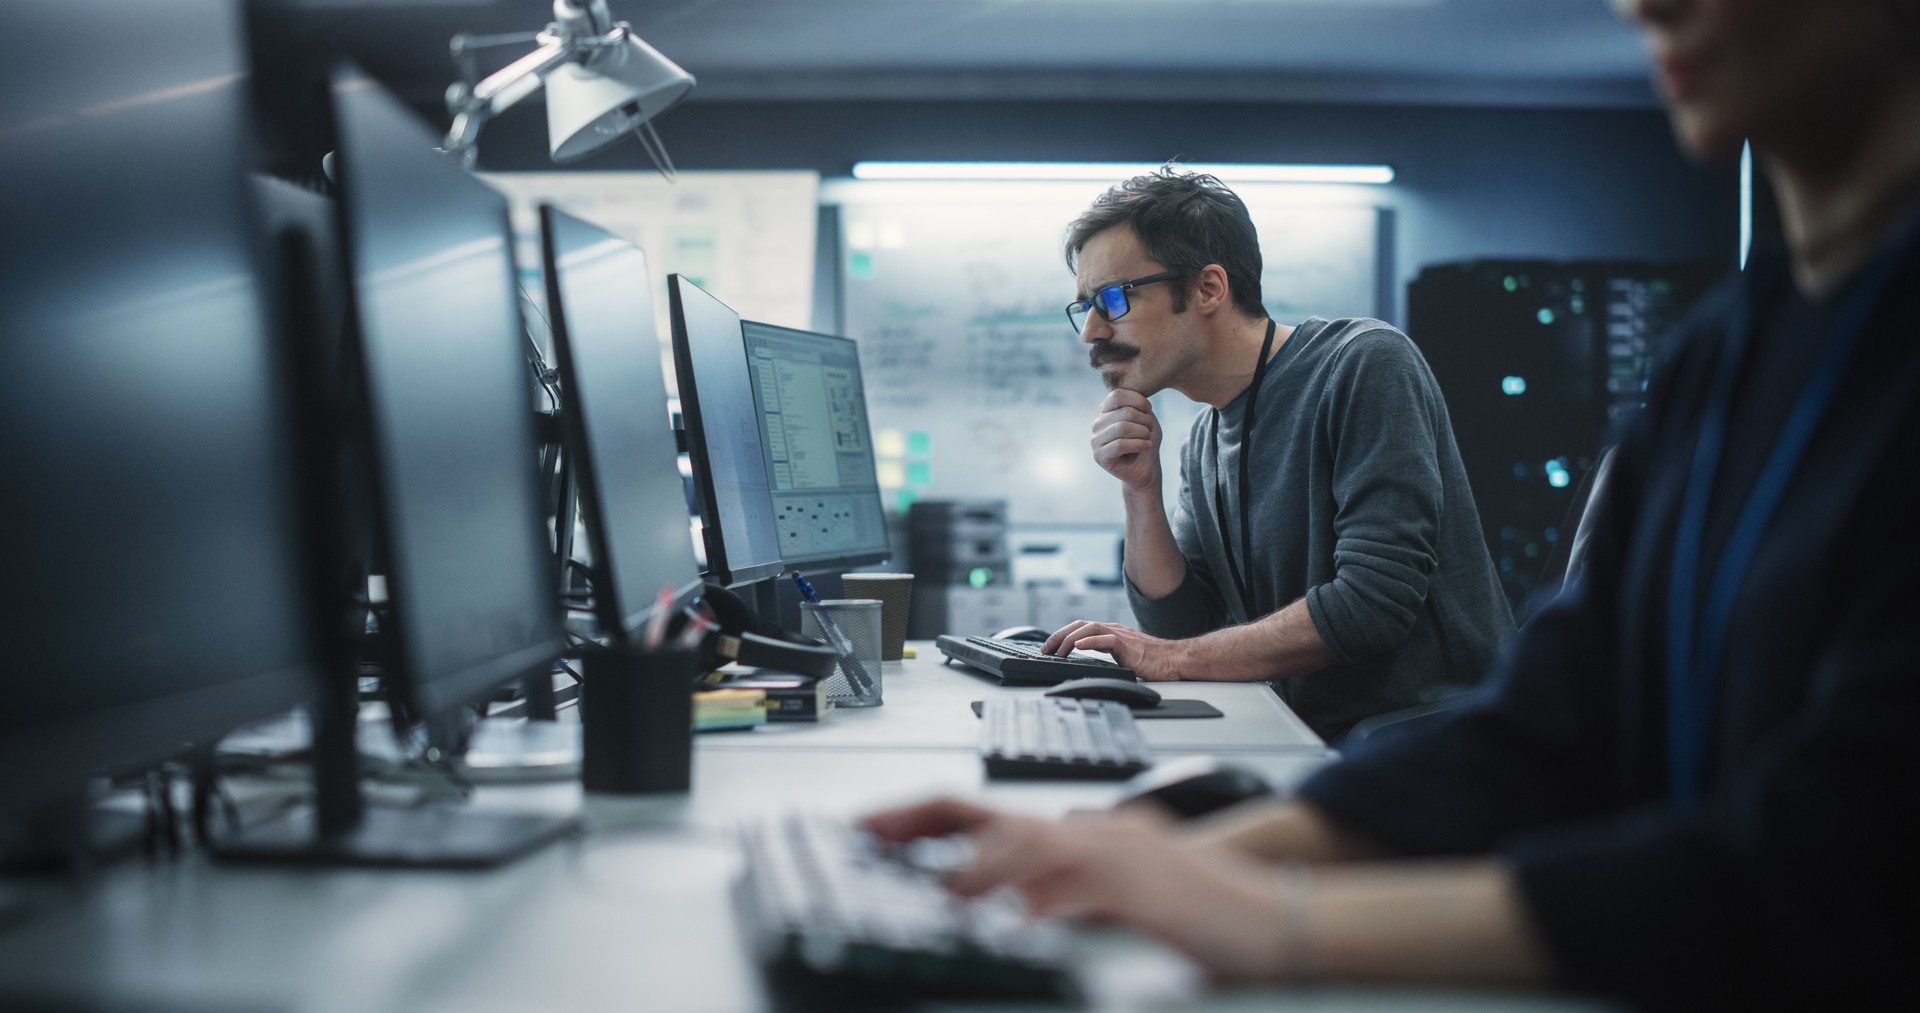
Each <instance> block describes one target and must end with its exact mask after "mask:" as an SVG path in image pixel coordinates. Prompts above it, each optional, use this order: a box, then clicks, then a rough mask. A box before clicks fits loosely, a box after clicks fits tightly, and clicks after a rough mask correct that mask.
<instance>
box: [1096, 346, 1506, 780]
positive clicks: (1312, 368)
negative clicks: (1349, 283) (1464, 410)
mask: <svg viewBox="0 0 1920 1013" xmlns="http://www.w3.org/2000/svg"><path fill="white" fill-rule="evenodd" d="M1249 389H1250V388H1249ZM1246 411H1247V392H1246V391H1242V392H1241V393H1240V395H1239V397H1237V398H1235V399H1234V400H1233V401H1232V402H1231V403H1229V404H1228V405H1227V406H1226V407H1225V408H1221V409H1218V410H1216V409H1212V408H1208V409H1205V410H1203V411H1202V412H1201V413H1200V416H1199V418H1197V419H1195V420H1194V424H1193V430H1192V432H1191V433H1190V434H1189V436H1188V438H1187V443H1186V446H1185V447H1183V448H1182V450H1181V455H1180V494H1179V499H1178V500H1177V501H1176V503H1175V505H1174V511H1173V533H1174V537H1175V539H1176V540H1177V541H1178V542H1179V544H1180V551H1181V553H1182V554H1183V555H1185V556H1186V558H1187V575H1186V578H1185V580H1183V581H1182V582H1181V584H1180V586H1179V587H1178V588H1176V589H1174V590H1173V591H1172V592H1171V593H1169V594H1168V595H1166V596H1165V597H1163V598H1159V599H1151V598H1148V597H1146V596H1145V595H1143V594H1141V593H1140V590H1139V589H1138V588H1136V587H1133V586H1132V584H1131V582H1129V584H1128V592H1129V596H1130V597H1131V599H1132V602H1133V612H1134V616H1135V618H1136V619H1138V621H1139V623H1140V628H1141V629H1143V630H1145V631H1146V632H1148V633H1150V634H1153V635H1155V636H1160V637H1190V636H1196V635H1198V634H1201V633H1206V632H1208V631H1210V630H1215V629H1219V628H1220V627H1222V626H1227V625H1233V624H1239V623H1244V622H1248V621H1250V620H1253V619H1258V618H1260V617H1262V616H1265V615H1267V614H1268V613H1271V612H1274V611H1276V610H1279V609H1281V608H1284V607H1286V606H1287V605H1290V604H1292V603H1293V602H1295V601H1297V600H1299V599H1300V598H1301V597H1302V596H1305V598H1306V601H1307V614H1308V615H1309V616H1310V617H1312V619H1313V625H1314V628H1315V629H1316V630H1318V631H1319V633H1320V638H1321V639H1322V640H1323V641H1325V642H1326V645H1327V648H1328V650H1329V651H1331V652H1332V654H1333V656H1334V658H1336V659H1337V662H1336V664H1335V665H1333V666H1332V667H1330V668H1326V669H1322V670H1321V671H1318V672H1315V673H1312V674H1310V675H1305V676H1298V677H1294V678H1287V679H1277V680H1275V682H1274V688H1275V690H1276V691H1278V692H1279V694H1280V696H1281V697H1282V698H1283V699H1285V700H1286V701H1287V703H1288V705H1289V706H1291V707H1292V708H1293V710H1294V712H1295V713H1297V714H1299V715H1300V718H1301V719H1302V720H1304V721H1305V722H1306V723H1307V724H1308V725H1310V726H1312V727H1313V729H1314V730H1315V731H1316V732H1318V733H1320V735H1321V737H1323V738H1325V739H1327V740H1328V741H1330V742H1331V741H1334V740H1335V739H1337V738H1338V737H1339V736H1341V735H1344V734H1345V733H1346V731H1347V729H1349V728H1351V727H1352V726H1353V725H1354V723H1355V722H1358V721H1360V720H1362V719H1364V718H1367V717H1370V716H1372V715H1375V714H1381V713H1385V712H1387V711H1392V710H1397V709H1399V708H1402V707H1411V706H1413V705H1415V704H1420V703H1426V702H1429V701H1432V700H1437V699H1440V698H1442V697H1446V696H1450V695H1452V694H1454V693H1457V692H1459V691H1461V690H1463V689H1465V688H1467V687H1468V686H1471V685H1473V684H1474V683H1476V682H1478V681H1479V680H1480V677H1481V675H1482V674H1483V673H1484V672H1485V671H1486V670H1487V668H1488V666H1489V664H1490V663H1491V662H1492V660H1493V656H1494V653H1495V651H1496V650H1497V649H1498V647H1499V645H1500V642H1501V639H1502V638H1503V637H1504V636H1505V634H1506V633H1507V632H1509V631H1510V630H1511V629H1512V628H1513V615H1512V613H1511V612H1510V611H1509V610H1508V608H1507V601H1506V597H1505V596H1504V595H1503V594H1502V593H1501V590H1500V582H1499V579H1498V578H1497V577H1496V576H1495V574H1494V569H1493V560H1492V558H1491V557H1490V556H1489V555H1488V553H1487V546H1486V542H1485V541H1484V540H1483V539H1482V536H1481V533H1480V519H1479V515H1478V514H1477V513H1476V512H1475V510H1474V506H1473V495H1472V493H1471V492H1470V491H1469V490H1468V488H1467V475H1466V471H1465V469H1464V468H1463V467H1462V466H1461V463H1460V451H1459V448H1458V447H1457V446H1455V444H1454V440H1453V425H1452V423H1451V422H1450V421H1449V419H1448V415H1447V405H1446V402H1445V401H1444V400H1443V399H1442V398H1441V396H1440V387H1439V384H1437V383H1436V382H1435V381H1434V378H1433V373H1432V372H1431V371H1430V370H1428V368H1427V363H1426V360H1425V359H1423V358H1421V356H1420V351H1419V349H1417V348H1415V347H1414V344H1413V342H1412V341H1411V340H1410V339H1408V338H1407V336H1406V335H1404V334H1402V333H1400V332H1399V331H1398V330H1396V329H1394V327H1393V326H1392V325H1390V324H1387V323H1383V322H1381V321H1379V320H1367V319H1348V320H1333V321H1328V320H1323V319H1321V318H1319V317H1313V318H1310V319H1308V320H1307V321H1306V322H1304V323H1302V324H1301V325H1300V326H1299V327H1297V328H1295V329H1294V331H1293V334H1292V335H1291V336H1290V337H1289V338H1288V339H1287V341H1286V343H1285V344H1283V345H1281V347H1280V351H1279V352H1278V353H1277V354H1276V355H1275V356H1274V358H1273V359H1272V360H1271V362H1270V364H1269V365H1268V367H1267V375H1266V378H1265V379H1264V381H1263V383H1262V389H1261V392H1260V399H1259V420H1258V423H1257V424H1256V425H1255V427H1254V431H1253V444H1252V454H1253V455H1254V456H1252V457H1251V458H1249V463H1250V465H1251V467H1250V474H1249V482H1248V486H1249V489H1250V496H1251V499H1252V501H1253V503H1254V504H1255V507H1254V510H1253V514H1252V516H1251V518H1250V520H1251V522H1252V527H1251V534H1252V541H1253V547H1252V553H1251V557H1252V558H1251V565H1249V563H1248V556H1247V554H1246V553H1245V552H1244V551H1243V550H1242V549H1241V547H1240V488H1239V466H1240V455H1241V453H1242V452H1243V450H1244V449H1245V448H1244V447H1243V443H1244V434H1245V433H1246ZM1216 419H1217V421H1216ZM1216 429H1217V432H1216ZM1216 495H1224V500H1225V507H1226V510H1225V514H1224V516H1221V515H1219V514H1218V513H1217V512H1216V510H1215V496H1216ZM1223 540H1230V542H1227V541H1223ZM1228 544H1231V545H1232V546H1233V549H1232V551H1234V553H1235V556H1234V558H1235V559H1236V560H1238V561H1239V564H1240V569H1241V575H1242V578H1243V579H1244V580H1245V581H1246V583H1247V585H1248V597H1249V600H1247V601H1242V600H1240V595H1239V593H1238V591H1237V590H1236V589H1235V588H1234V584H1233V579H1232V578H1231V577H1230V576H1229V575H1228V574H1229V571H1228V567H1227V555H1226V554H1227V552H1228V551H1229V549H1228V548H1227V545H1228Z"/></svg>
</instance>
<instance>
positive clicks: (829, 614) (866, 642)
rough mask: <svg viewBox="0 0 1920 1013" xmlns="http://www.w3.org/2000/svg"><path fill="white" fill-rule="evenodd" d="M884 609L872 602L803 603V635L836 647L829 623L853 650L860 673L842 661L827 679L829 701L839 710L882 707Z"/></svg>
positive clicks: (846, 600)
mask: <svg viewBox="0 0 1920 1013" xmlns="http://www.w3.org/2000/svg"><path fill="white" fill-rule="evenodd" d="M880 609H881V605H880V602H879V601H878V600H875V599H872V598H838V599H832V600H828V601H822V602H818V603H815V602H801V603H800V632H801V633H802V634H804V635H806V636H809V637H818V638H820V639H821V640H824V641H826V642H827V643H829V644H835V638H834V637H832V636H829V635H828V633H827V630H826V625H827V622H823V619H825V620H827V621H830V622H831V623H832V624H833V625H834V626H837V627H838V628H839V630H840V633H841V635H842V636H844V637H845V638H846V641H847V643H848V644H849V645H850V646H851V647H852V648H853V660H854V661H855V662H857V663H858V666H859V671H849V665H848V659H846V658H841V659H840V660H839V661H838V662H835V663H834V666H833V674H832V675H831V676H828V677H827V700H828V701H829V702H830V703H832V704H833V705H834V706H836V707H878V706H880ZM835 646H836V647H837V646H838V645H837V644H835Z"/></svg>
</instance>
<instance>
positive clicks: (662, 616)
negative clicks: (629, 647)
mask: <svg viewBox="0 0 1920 1013" xmlns="http://www.w3.org/2000/svg"><path fill="white" fill-rule="evenodd" d="M671 611H673V585H672V584H662V585H660V595H659V597H657V598H655V599H654V601H653V614H652V615H650V616H648V617H647V632H646V634H645V636H644V637H642V638H641V642H640V644H641V646H642V647H643V648H645V649H646V650H649V651H653V650H658V649H659V647H660V641H661V640H663V639H665V638H666V635H667V613H669V612H671Z"/></svg>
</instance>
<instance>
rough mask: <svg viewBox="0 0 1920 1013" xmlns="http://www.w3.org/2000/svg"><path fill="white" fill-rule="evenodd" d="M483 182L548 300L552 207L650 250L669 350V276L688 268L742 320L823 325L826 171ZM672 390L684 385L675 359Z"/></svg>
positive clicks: (540, 299)
mask: <svg viewBox="0 0 1920 1013" xmlns="http://www.w3.org/2000/svg"><path fill="white" fill-rule="evenodd" d="M479 175H480V178H481V179H483V180H485V181H486V182H487V183H488V184H489V185H491V186H493V187H494V188H495V189H497V190H499V191H500V192H501V193H503V194H505V195H506V196H507V200H508V203H509V204H510V206H511V208H512V214H513V232H514V237H515V241H516V249H515V255H514V259H515V262H516V263H517V264H518V265H519V269H520V274H521V286H522V288H524V289H525V290H526V292H527V294H528V295H529V296H530V297H531V298H532V299H533V300H534V301H535V302H536V303H540V304H544V302H545V294H546V289H545V282H544V281H542V280H541V278H540V221H539V211H538V208H539V205H540V204H541V203H542V202H545V203H550V204H552V205H553V206H554V207H557V208H559V209H560V210H562V211H565V212H567V213H568V214H571V215H574V216H575V217H578V218H583V219H585V220H587V221H590V222H592V223H594V224H595V225H598V226H600V227H601V228H603V229H606V230H607V231H608V232H611V233H613V234H614V235H617V236H619V237H620V238H622V239H625V240H627V241H628V242H630V243H633V244H634V245H636V246H638V247H640V249H641V250H643V251H645V253H646V255H647V271H648V273H649V274H650V275H651V276H652V278H651V281H652V287H653V305H654V315H655V317H656V322H657V326H658V328H659V338H660V342H661V347H662V349H663V350H664V349H666V348H667V347H668V337H669V331H668V329H667V327H668V323H667V321H668V310H667V294H666V293H667V275H669V274H684V275H686V276H687V277H688V278H690V279H692V281H693V282H694V284H696V285H699V286H700V287H701V288H703V289H706V290H707V291H708V292H710V293H712V294H713V295H714V297H715V298H717V299H719V300H720V301H721V302H724V303H726V304H727V305H728V306H731V307H732V308H733V309H734V310H736V311H737V312H739V314H740V315H741V316H742V317H745V318H747V319H749V320H759V321H763V322H765V323H770V324H780V325H783V326H786V327H801V328H805V327H808V326H810V325H811V323H812V321H813V273H814V249H815V238H816V235H815V233H816V230H817V229H818V227H819V220H820V213H819V202H820V175H819V173H816V172H811V171H770V172H682V173H680V175H679V178H678V179H676V180H674V181H673V182H668V181H667V180H666V179H664V178H662V177H661V176H660V175H659V174H658V173H654V172H650V171H649V172H504V173H482V174H479ZM666 379H667V386H668V387H669V388H672V387H673V386H674V373H673V368H672V365H671V360H670V359H669V364H668V367H667V370H666Z"/></svg>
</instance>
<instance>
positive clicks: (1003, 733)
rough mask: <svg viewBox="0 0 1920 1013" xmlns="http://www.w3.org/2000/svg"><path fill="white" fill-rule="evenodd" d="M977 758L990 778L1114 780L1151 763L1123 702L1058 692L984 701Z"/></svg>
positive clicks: (1129, 775) (1131, 713)
mask: <svg viewBox="0 0 1920 1013" xmlns="http://www.w3.org/2000/svg"><path fill="white" fill-rule="evenodd" d="M980 758H981V759H982V760H984V761H986V765H987V776H988V777H989V778H1092V779H1099V780H1116V781H1117V780H1122V779H1124V778H1129V777H1132V776H1133V775H1135V774H1138V773H1140V772H1141V771H1143V770H1146V769H1147V768H1148V767H1151V766H1153V754H1152V753H1150V752H1148V750H1147V743H1146V740H1144V739H1142V738H1141V737H1140V729H1139V728H1138V727H1137V726H1136V725H1135V724H1134V721H1133V712H1132V711H1130V710H1128V709H1127V705H1126V704H1121V703H1114V702H1113V701H1111V700H1074V699H1066V698H1061V697H1035V698H1028V699H1016V700H988V701H985V702H984V703H983V704H982V705H981V708H980Z"/></svg>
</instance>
